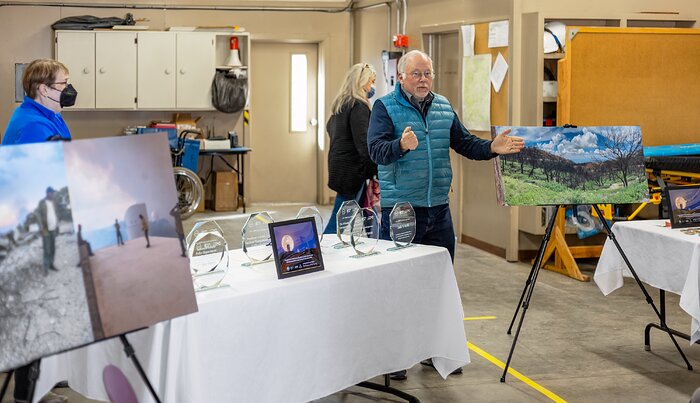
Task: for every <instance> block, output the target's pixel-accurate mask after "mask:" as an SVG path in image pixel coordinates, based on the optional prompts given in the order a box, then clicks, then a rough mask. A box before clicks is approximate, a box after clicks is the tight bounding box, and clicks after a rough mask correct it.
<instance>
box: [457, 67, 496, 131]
mask: <svg viewBox="0 0 700 403" xmlns="http://www.w3.org/2000/svg"><path fill="white" fill-rule="evenodd" d="M490 73H491V54H485V55H476V56H465V57H464V61H463V62H462V80H463V81H462V118H463V123H464V126H465V127H466V128H467V129H469V130H477V131H488V130H489V129H490V128H491V79H490V78H489V75H490Z"/></svg>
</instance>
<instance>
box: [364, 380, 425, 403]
mask: <svg viewBox="0 0 700 403" xmlns="http://www.w3.org/2000/svg"><path fill="white" fill-rule="evenodd" d="M390 385H391V380H390V378H389V374H385V375H384V384H383V385H382V384H379V383H374V382H360V383H358V384H357V386H359V387H361V388H367V389H372V390H377V391H379V392H384V393H389V394H391V395H394V396H396V397H400V398H401V399H404V400H406V401H407V402H409V403H420V400H418V398H417V397H415V396H411V395H409V394H408V393H406V392H403V391H400V390H398V389H396V388H392V387H391V386H390Z"/></svg>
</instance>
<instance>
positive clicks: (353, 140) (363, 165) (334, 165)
mask: <svg viewBox="0 0 700 403" xmlns="http://www.w3.org/2000/svg"><path fill="white" fill-rule="evenodd" d="M376 77H377V73H376V72H375V71H374V69H373V68H372V66H370V65H369V64H366V63H359V64H356V65H354V66H352V67H351V68H350V71H348V72H347V74H346V75H345V79H344V81H343V85H342V86H341V87H340V91H338V95H337V96H336V97H335V100H334V101H333V104H332V105H331V109H332V113H333V115H332V116H331V117H330V119H328V123H327V124H326V130H327V131H328V134H329V135H330V138H331V143H330V150H329V152H328V187H329V188H331V190H334V191H335V192H336V193H337V194H336V197H335V206H334V207H333V212H332V213H331V218H330V220H329V221H328V225H327V226H326V229H325V231H323V232H324V233H325V234H334V233H336V228H337V223H336V214H337V213H338V210H339V209H340V205H341V204H342V203H343V202H344V201H346V200H356V201H357V202H358V203H359V204H360V206H362V202H363V199H364V194H365V182H366V181H367V179H372V178H373V177H374V176H375V175H376V174H377V165H376V164H375V163H374V162H372V160H371V159H370V158H369V152H368V150H367V127H368V126H369V114H370V110H371V108H372V105H371V104H370V103H369V98H371V97H372V96H373V95H374V81H375V79H376Z"/></svg>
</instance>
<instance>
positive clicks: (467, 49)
mask: <svg viewBox="0 0 700 403" xmlns="http://www.w3.org/2000/svg"><path fill="white" fill-rule="evenodd" d="M461 30H462V52H463V53H462V56H474V25H462V27H461Z"/></svg>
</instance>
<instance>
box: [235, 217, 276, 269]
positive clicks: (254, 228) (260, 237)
mask: <svg viewBox="0 0 700 403" xmlns="http://www.w3.org/2000/svg"><path fill="white" fill-rule="evenodd" d="M273 222H275V220H273V219H272V217H270V214H268V213H267V212H266V211H263V212H261V213H253V214H251V215H250V217H248V220H247V221H246V222H245V224H244V225H243V230H242V231H241V242H242V244H243V253H245V255H246V256H248V259H249V260H250V262H247V263H243V266H250V265H252V264H258V263H264V262H269V261H271V258H272V240H271V239H270V228H269V227H268V224H271V223H273Z"/></svg>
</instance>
